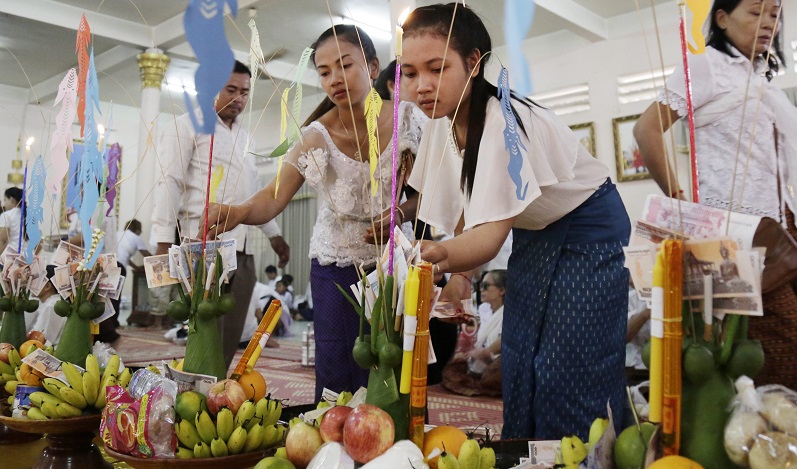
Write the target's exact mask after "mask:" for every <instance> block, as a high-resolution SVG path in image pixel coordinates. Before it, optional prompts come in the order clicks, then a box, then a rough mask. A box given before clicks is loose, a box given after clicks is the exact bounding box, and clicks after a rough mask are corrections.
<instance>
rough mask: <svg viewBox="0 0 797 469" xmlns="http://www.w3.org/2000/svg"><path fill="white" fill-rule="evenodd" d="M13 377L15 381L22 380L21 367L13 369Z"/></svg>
mask: <svg viewBox="0 0 797 469" xmlns="http://www.w3.org/2000/svg"><path fill="white" fill-rule="evenodd" d="M14 378H16V379H17V381H22V369H21V368H17V369H16V370H14Z"/></svg>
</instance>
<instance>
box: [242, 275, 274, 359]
mask: <svg viewBox="0 0 797 469" xmlns="http://www.w3.org/2000/svg"><path fill="white" fill-rule="evenodd" d="M274 298H277V292H276V291H274V289H273V288H271V287H269V286H268V285H266V284H265V283H261V282H255V287H254V288H253V289H252V298H251V299H250V300H249V309H248V310H247V312H246V320H245V322H244V330H243V332H241V341H240V342H239V343H238V348H242V349H245V348H246V346H247V345H249V341H250V340H251V339H252V336H253V335H255V331H256V330H257V326H258V325H260V321H261V320H262V319H263V315H264V314H265V312H266V308H268V305H269V304H270V303H271V300H273V299H274ZM278 346H279V344H278V343H277V341H276V340H274V339H271V338H269V341H268V342H267V343H266V347H278Z"/></svg>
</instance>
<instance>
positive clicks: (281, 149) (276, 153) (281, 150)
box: [268, 138, 293, 158]
mask: <svg viewBox="0 0 797 469" xmlns="http://www.w3.org/2000/svg"><path fill="white" fill-rule="evenodd" d="M292 143H293V141H292V140H291V139H288V138H286V139H285V140H283V141H282V143H280V144H279V145H277V148H275V149H274V150H273V151H272V152H271V154H270V155H268V158H277V157H280V156H282V155H284V154H285V153H288V148H290V147H291V144H292Z"/></svg>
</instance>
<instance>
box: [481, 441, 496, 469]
mask: <svg viewBox="0 0 797 469" xmlns="http://www.w3.org/2000/svg"><path fill="white" fill-rule="evenodd" d="M494 467H495V450H494V449H492V448H490V447H488V446H485V447H484V448H482V449H481V451H479V469H493V468H494Z"/></svg>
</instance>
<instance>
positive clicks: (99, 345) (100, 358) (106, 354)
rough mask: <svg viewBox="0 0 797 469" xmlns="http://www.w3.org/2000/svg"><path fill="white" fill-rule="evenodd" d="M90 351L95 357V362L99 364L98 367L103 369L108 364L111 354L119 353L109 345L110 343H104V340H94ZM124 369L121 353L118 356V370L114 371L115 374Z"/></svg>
mask: <svg viewBox="0 0 797 469" xmlns="http://www.w3.org/2000/svg"><path fill="white" fill-rule="evenodd" d="M91 353H93V354H94V356H95V357H97V363H98V364H99V365H100V369H102V370H104V369H105V367H106V366H107V365H108V360H110V359H111V355H119V354H118V353H117V352H116V350H115V349H114V348H113V347H111V344H106V343H105V342H96V343H95V344H94V346H93V347H92V348H91ZM124 369H125V364H124V363H123V362H122V357H121V355H120V356H119V371H118V373H116V374H117V375H118V374H119V373H121V372H122V370H124Z"/></svg>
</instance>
